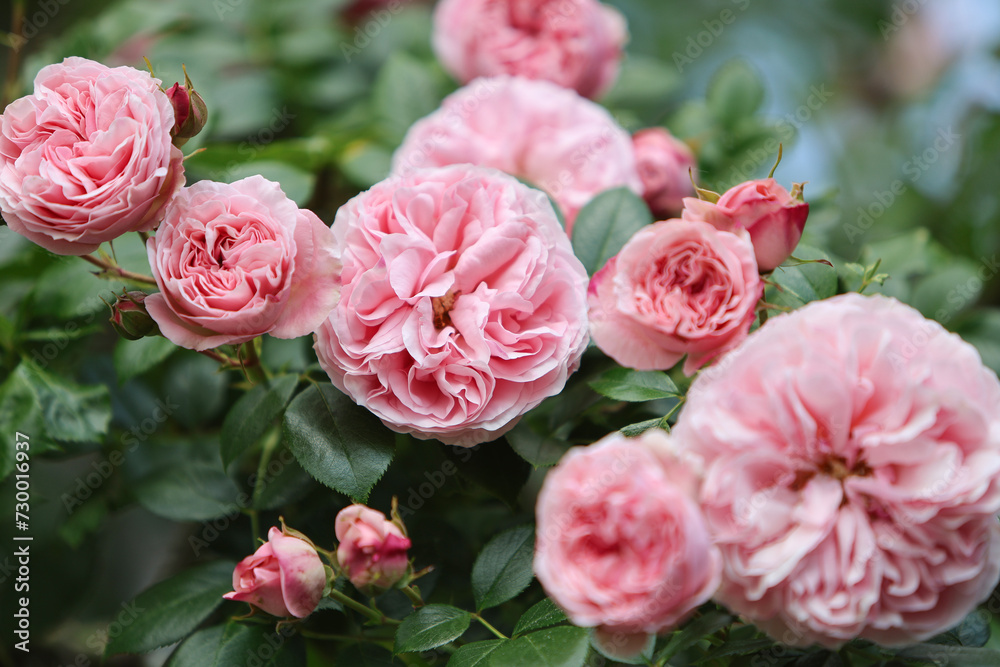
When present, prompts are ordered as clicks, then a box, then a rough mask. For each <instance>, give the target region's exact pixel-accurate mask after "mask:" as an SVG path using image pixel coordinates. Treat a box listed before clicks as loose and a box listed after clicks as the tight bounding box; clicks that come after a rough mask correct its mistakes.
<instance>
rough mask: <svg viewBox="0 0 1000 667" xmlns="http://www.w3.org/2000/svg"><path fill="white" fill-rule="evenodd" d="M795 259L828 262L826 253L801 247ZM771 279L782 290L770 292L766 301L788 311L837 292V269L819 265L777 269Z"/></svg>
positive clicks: (814, 263)
mask: <svg viewBox="0 0 1000 667" xmlns="http://www.w3.org/2000/svg"><path fill="white" fill-rule="evenodd" d="M795 256H796V257H797V258H799V259H823V260H827V261H829V256H828V255H827V254H826V253H824V252H822V251H821V250H816V249H815V248H811V247H809V246H803V245H800V246H799V247H798V248H796V250H795ZM771 280H773V281H774V282H776V283H777V284H778V285H780V286H781V288H780V289H771V290H769V291H768V292H769V294H770V296H769V300H770V301H772V302H773V303H775V304H778V305H780V306H787V307H789V308H798V307H799V306H801V305H803V304H806V303H809V302H810V301H818V300H820V299H827V298H829V297H831V296H833V295H834V294H836V293H837V270H836V269H834V268H833V267H832V266H829V265H827V264H823V263H820V262H810V263H808V264H800V265H798V266H781V267H778V268H777V269H775V270H774V273H772V274H771Z"/></svg>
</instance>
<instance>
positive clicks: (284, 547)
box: [222, 527, 326, 618]
mask: <svg viewBox="0 0 1000 667" xmlns="http://www.w3.org/2000/svg"><path fill="white" fill-rule="evenodd" d="M325 587H326V570H325V569H324V568H323V562H322V561H321V560H320V559H319V554H317V553H316V549H314V548H313V546H312V545H311V544H309V543H308V542H306V541H305V540H301V539H299V538H297V537H291V536H289V535H283V534H282V532H281V530H279V529H278V528H274V527H272V528H271V530H269V531H268V533H267V542H266V543H265V544H262V545H261V546H260V548H259V549H257V551H255V552H254V554H253V555H252V556H247V557H246V558H244V559H243V560H242V561H240V563H239V564H238V565H237V566H236V569H235V570H233V592H231V593H226V594H225V595H223V596H222V597H224V598H226V599H227V600H236V601H238V602H248V603H250V604H252V605H254V606H255V607H260V608H261V609H263V610H264V611H266V612H267V613H269V614H272V615H274V616H294V617H296V618H305V617H306V616H308V615H309V614H311V613H312V612H313V610H315V609H316V606H317V605H318V604H319V601H320V600H321V599H322V598H323V589H324V588H325Z"/></svg>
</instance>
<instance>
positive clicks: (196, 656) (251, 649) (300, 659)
mask: <svg viewBox="0 0 1000 667" xmlns="http://www.w3.org/2000/svg"><path fill="white" fill-rule="evenodd" d="M251 664H252V665H254V666H255V667H302V665H305V664H306V646H305V641H304V640H303V639H302V637H301V636H300V635H297V634H295V629H294V628H293V627H292V626H289V625H285V626H282V628H281V629H280V630H279V629H275V627H274V626H273V625H270V624H267V625H259V624H254V625H247V624H243V623H239V622H237V621H230V622H229V623H227V624H226V625H217V626H214V627H211V628H208V629H206V630H201V631H200V632H197V633H195V634H193V635H191V636H190V637H189V638H188V639H187V640H186V641H185V642H184V643H183V644H181V645H180V646H179V647H178V648H177V650H176V651H174V654H173V655H172V656H170V661H169V662H168V663H167V667H231V666H232V665H251Z"/></svg>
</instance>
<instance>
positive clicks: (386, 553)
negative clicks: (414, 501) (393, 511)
mask: <svg viewBox="0 0 1000 667" xmlns="http://www.w3.org/2000/svg"><path fill="white" fill-rule="evenodd" d="M334 528H335V530H336V532H337V540H338V541H339V542H340V545H339V546H338V547H337V563H338V564H339V565H340V567H341V568H343V571H344V576H346V577H347V578H348V579H350V581H351V583H352V584H354V585H355V586H356V587H358V588H360V589H368V588H372V589H386V588H389V587H391V586H392V585H393V584H395V583H396V582H398V581H399V580H400V579H402V578H403V576H404V575H405V574H406V571H407V570H408V569H409V566H410V563H409V559H408V556H407V552H408V551H409V549H410V539H409V538H408V537H407V536H406V535H405V534H404V533H403V531H402V530H401V529H400V527H399V526H397V525H396V524H394V523H393V522H392V521H389V520H388V519H386V518H385V515H384V514H382V513H381V512H379V511H377V510H373V509H371V508H370V507H365V506H364V505H350V506H349V507H345V508H344V509H342V510H340V512H338V513H337V520H336V522H335V524H334Z"/></svg>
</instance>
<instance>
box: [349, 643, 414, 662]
mask: <svg viewBox="0 0 1000 667" xmlns="http://www.w3.org/2000/svg"><path fill="white" fill-rule="evenodd" d="M337 664H338V665H350V667H405V665H404V664H403V662H402V661H400V659H399V658H397V657H396V656H394V655H393V654H392V652H391V651H388V650H386V649H384V648H382V647H381V646H373V645H371V644H354V645H353V646H348V647H347V648H346V649H344V650H343V651H341V652H340V653H338V654H337Z"/></svg>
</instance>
